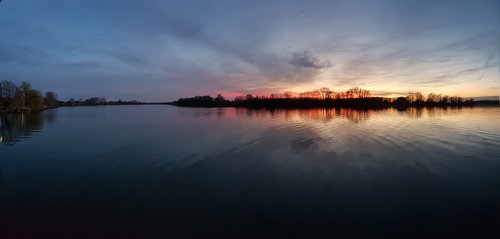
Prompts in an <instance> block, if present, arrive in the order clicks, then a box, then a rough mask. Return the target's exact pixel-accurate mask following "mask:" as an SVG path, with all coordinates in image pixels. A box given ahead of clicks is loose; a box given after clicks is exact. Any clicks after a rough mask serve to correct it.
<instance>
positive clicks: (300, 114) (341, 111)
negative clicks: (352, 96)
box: [236, 108, 374, 123]
mask: <svg viewBox="0 0 500 239" xmlns="http://www.w3.org/2000/svg"><path fill="white" fill-rule="evenodd" d="M373 112H374V110H360V109H348V108H318V109H265V108H259V109H247V108H238V109H236V113H237V114H238V115H245V116H247V117H267V116H270V117H271V118H283V119H285V120H290V119H293V118H300V119H302V120H309V121H318V122H324V123H326V122H329V121H332V120H333V119H335V118H340V117H343V118H346V119H348V120H349V121H351V122H354V123H360V122H363V121H366V120H368V119H369V118H370V116H371V115H372V114H373Z"/></svg>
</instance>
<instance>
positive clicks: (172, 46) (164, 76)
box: [0, 0, 500, 101]
mask: <svg viewBox="0 0 500 239" xmlns="http://www.w3.org/2000/svg"><path fill="white" fill-rule="evenodd" d="M499 9H500V6H499V4H498V0H470V1H468V0H460V1H456V0H444V1H439V0H407V1H404V0H366V1H356V0H345V1H334V0H330V1H306V0H287V1H269V0H266V1H260V0H252V1H250V0H248V1H242V0H240V1H238V0H227V1H202V0H200V1H188V0H180V1H159V0H158V1H157V0H150V1H138V0H135V1H126V0H78V1H77V0H71V1H68V0H64V1H63V0H2V1H1V2H0V80H11V81H14V82H16V83H20V82H21V81H29V82H31V83H32V85H33V87H34V88H38V89H41V90H42V91H46V90H53V91H55V92H57V93H58V94H59V97H60V98H61V99H68V98H70V97H74V98H87V97H92V96H99V97H107V98H109V99H118V98H121V99H138V100H144V101H169V100H175V99H177V98H179V97H185V96H193V95H199V94H203V95H206V94H210V95H215V94H217V93H222V94H225V95H227V96H234V95H236V94H246V93H252V94H258V95H259V94H270V93H281V92H283V91H295V92H299V91H305V90H313V89H316V88H320V87H329V88H330V89H332V90H334V91H343V90H346V89H348V88H350V87H352V86H359V87H362V88H366V89H369V90H371V91H372V94H373V95H378V96H397V95H402V94H406V93H407V92H408V91H416V90H419V91H422V92H423V93H424V94H427V93H429V92H437V93H443V94H457V95H459V96H463V97H473V96H494V95H499V94H500V89H499V86H500V79H499V39H500V38H499V21H500V20H499V11H500V10H499Z"/></svg>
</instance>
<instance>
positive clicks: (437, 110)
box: [397, 106, 464, 119]
mask: <svg viewBox="0 0 500 239" xmlns="http://www.w3.org/2000/svg"><path fill="white" fill-rule="evenodd" d="M463 108H464V107H449V106H446V107H409V108H400V109H397V110H398V111H399V113H400V114H401V115H405V116H408V117H410V118H417V119H418V118H421V117H422V116H424V115H426V116H427V117H430V118H439V117H442V116H446V115H457V114H460V113H461V112H462V110H463Z"/></svg>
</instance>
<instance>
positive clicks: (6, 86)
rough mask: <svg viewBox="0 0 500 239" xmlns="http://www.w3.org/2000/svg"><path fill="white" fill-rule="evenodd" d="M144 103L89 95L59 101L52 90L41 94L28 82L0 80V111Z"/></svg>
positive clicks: (28, 110)
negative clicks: (111, 99) (86, 97)
mask: <svg viewBox="0 0 500 239" xmlns="http://www.w3.org/2000/svg"><path fill="white" fill-rule="evenodd" d="M136 104H144V103H142V102H139V101H137V100H130V101H124V100H118V101H109V100H107V99H106V98H102V97H91V98H88V99H74V98H70V99H69V100H68V101H61V100H59V99H58V96H57V94H56V93H54V92H53V91H47V92H45V93H44V94H42V92H41V91H39V90H37V89H34V88H33V87H32V86H31V84H30V83H28V82H22V83H21V84H20V85H19V86H18V85H16V84H15V83H13V82H11V81H5V80H4V81H2V82H0V113H24V112H37V111H41V110H44V109H47V108H55V107H61V106H94V105H136Z"/></svg>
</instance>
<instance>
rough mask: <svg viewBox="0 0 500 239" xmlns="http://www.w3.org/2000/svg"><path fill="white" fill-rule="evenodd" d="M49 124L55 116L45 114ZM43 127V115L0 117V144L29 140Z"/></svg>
mask: <svg viewBox="0 0 500 239" xmlns="http://www.w3.org/2000/svg"><path fill="white" fill-rule="evenodd" d="M46 116H47V119H48V121H49V122H50V123H51V122H53V121H54V119H55V114H54V113H52V114H46ZM43 125H44V114H41V113H33V114H12V115H6V116H2V117H1V130H0V138H1V140H0V141H1V142H11V143H12V142H16V141H19V140H21V139H22V138H29V137H31V135H32V134H33V133H34V132H37V131H40V130H41V129H42V128H43Z"/></svg>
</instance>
